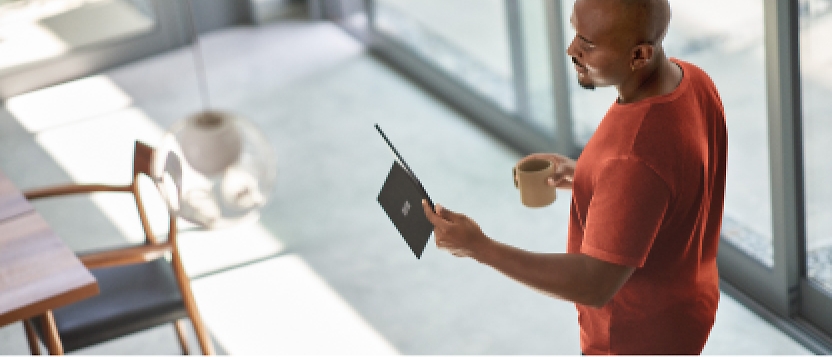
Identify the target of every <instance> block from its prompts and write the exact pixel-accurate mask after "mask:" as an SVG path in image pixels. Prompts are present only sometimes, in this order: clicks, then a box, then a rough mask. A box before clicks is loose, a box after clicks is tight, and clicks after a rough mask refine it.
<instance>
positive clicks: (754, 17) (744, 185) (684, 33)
mask: <svg viewBox="0 0 832 357" xmlns="http://www.w3.org/2000/svg"><path fill="white" fill-rule="evenodd" d="M573 4H574V1H564V21H565V24H567V26H568V24H569V17H570V16H571V14H572V6H573ZM670 4H671V8H672V11H673V19H672V21H671V24H670V29H669V31H668V34H667V37H666V38H665V42H664V45H665V51H666V53H667V54H668V55H669V56H671V57H677V58H680V59H682V60H685V61H687V62H691V63H693V64H695V65H697V66H699V67H701V68H702V69H704V70H705V72H707V73H708V74H709V75H710V76H711V77H712V78H713V80H714V82H715V83H716V86H717V88H718V89H719V92H720V95H721V97H722V101H723V105H724V107H725V115H726V120H727V124H728V172H727V183H726V194H725V215H724V219H723V229H722V235H723V237H724V238H725V239H726V240H728V241H729V242H731V243H732V244H734V245H735V246H737V247H738V248H740V249H742V250H743V251H745V252H746V253H748V254H749V255H751V256H752V257H754V258H756V259H757V260H759V261H760V262H762V263H763V264H765V265H767V266H769V267H771V266H772V265H773V253H772V247H771V182H770V174H769V154H768V152H769V151H768V147H769V146H768V119H767V110H766V81H765V63H764V38H763V0H731V1H724V0H700V1H695V2H694V1H690V0H671V1H670ZM715 8H719V9H720V11H713V9H715ZM565 32H567V34H566V36H567V37H566V41H567V42H566V44H567V45H568V44H569V43H570V42H571V41H572V38H573V36H574V31H573V30H572V29H571V26H569V31H565ZM827 33H828V31H827ZM570 91H571V97H572V108H573V109H572V110H573V112H574V120H575V132H576V135H577V138H576V140H577V141H578V142H579V143H581V142H582V143H586V141H587V140H588V139H589V136H590V135H591V134H592V132H594V130H595V127H596V126H597V125H598V123H599V122H600V120H601V118H602V117H603V115H604V114H605V113H606V110H607V108H609V106H610V104H612V102H613V101H614V100H615V98H616V92H615V90H614V89H610V88H604V89H597V90H595V91H594V92H593V91H588V90H584V89H582V88H581V87H579V86H578V84H577V80H574V79H573V80H572V81H571V88H570ZM827 113H828V111H827ZM827 202H830V201H827Z"/></svg>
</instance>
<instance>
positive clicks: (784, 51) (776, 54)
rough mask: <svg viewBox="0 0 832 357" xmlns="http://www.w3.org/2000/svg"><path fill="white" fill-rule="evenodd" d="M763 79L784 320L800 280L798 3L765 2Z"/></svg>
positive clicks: (777, 271) (795, 301)
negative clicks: (764, 83) (764, 64)
mask: <svg viewBox="0 0 832 357" xmlns="http://www.w3.org/2000/svg"><path fill="white" fill-rule="evenodd" d="M764 3H765V5H764V6H765V41H766V79H767V87H768V89H767V90H768V93H767V100H768V120H769V142H770V146H769V150H770V153H769V156H770V159H771V200H772V208H771V210H772V212H771V213H772V239H773V241H772V244H773V249H774V271H775V274H776V277H777V281H776V282H772V283H774V284H777V285H778V289H777V292H778V299H777V300H778V304H777V306H773V308H774V309H775V311H776V312H777V313H778V314H780V315H781V316H783V317H790V316H794V315H795V314H797V312H798V311H797V310H798V307H799V305H798V304H799V296H798V295H799V284H800V278H801V277H802V276H804V275H805V264H804V263H805V255H806V254H805V252H806V250H805V241H806V235H805V229H804V219H805V217H804V215H805V214H804V209H805V205H804V200H803V191H804V190H803V183H804V181H803V150H802V146H803V139H802V133H803V131H802V125H801V122H802V115H801V85H800V38H799V8H798V6H799V4H798V2H797V1H792V0H768V1H765V2H764Z"/></svg>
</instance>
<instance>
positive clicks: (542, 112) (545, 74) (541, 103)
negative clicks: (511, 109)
mask: <svg viewBox="0 0 832 357" xmlns="http://www.w3.org/2000/svg"><path fill="white" fill-rule="evenodd" d="M543 1H544V0H520V1H518V4H519V6H520V19H521V21H522V29H521V30H522V33H523V51H524V56H523V57H524V59H525V68H526V77H527V78H526V85H527V86H528V88H527V89H526V91H527V93H528V95H529V98H528V100H529V109H530V110H529V119H530V120H531V122H532V123H533V124H534V125H535V126H537V127H538V128H541V129H542V130H543V132H544V133H546V135H549V136H552V137H554V135H555V108H554V97H553V93H552V67H551V62H552V61H551V55H550V51H549V41H548V29H547V27H546V11H545V6H544V3H543Z"/></svg>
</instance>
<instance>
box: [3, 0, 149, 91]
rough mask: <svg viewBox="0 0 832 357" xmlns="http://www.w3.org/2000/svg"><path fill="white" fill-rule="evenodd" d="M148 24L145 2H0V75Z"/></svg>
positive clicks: (120, 36) (123, 35)
mask: <svg viewBox="0 0 832 357" xmlns="http://www.w3.org/2000/svg"><path fill="white" fill-rule="evenodd" d="M154 25H155V20H154V18H153V13H152V4H151V3H150V0H129V1H128V0H0V76H2V75H3V74H7V73H12V72H14V71H15V70H16V69H18V68H20V67H22V66H26V65H30V64H32V63H37V62H40V61H45V60H49V59H54V58H58V57H60V56H62V55H64V54H67V53H70V52H72V51H75V50H78V49H81V48H84V47H88V46H94V45H100V44H104V43H107V42H111V41H115V40H123V39H125V38H127V37H132V36H136V35H140V34H143V33H147V32H150V31H152V29H153V27H154Z"/></svg>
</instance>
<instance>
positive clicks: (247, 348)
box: [193, 255, 398, 355]
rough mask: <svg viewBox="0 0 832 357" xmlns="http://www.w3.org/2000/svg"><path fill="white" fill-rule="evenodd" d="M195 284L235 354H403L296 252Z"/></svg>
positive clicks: (217, 332)
mask: <svg viewBox="0 0 832 357" xmlns="http://www.w3.org/2000/svg"><path fill="white" fill-rule="evenodd" d="M193 288H194V292H195V294H196V296H197V303H198V304H199V306H200V309H201V312H202V316H203V317H204V319H205V321H206V322H207V323H208V325H209V326H210V328H211V333H212V334H213V336H214V337H216V339H217V340H218V341H219V342H220V344H222V346H223V347H224V348H225V349H226V350H227V351H228V353H229V354H245V355H248V354H258V355H266V354H269V355H271V354H289V355H321V354H324V355H390V354H398V352H397V351H396V349H395V348H394V347H393V346H392V345H391V344H390V343H388V342H387V341H386V340H385V339H384V337H383V336H381V335H379V334H378V333H377V332H376V331H375V330H374V329H373V327H372V326H370V325H369V324H368V323H367V322H366V321H364V319H363V318H362V317H361V316H360V315H359V314H358V313H357V312H355V311H354V310H353V309H352V307H350V305H349V304H348V303H346V302H345V301H344V300H342V299H341V298H340V297H339V296H338V293H337V292H335V291H333V290H332V288H330V287H329V286H328V285H327V283H326V282H325V281H324V280H322V279H321V278H320V277H319V276H318V275H317V274H316V273H315V272H314V271H313V270H312V268H310V267H309V266H308V265H307V264H306V263H305V262H304V261H303V259H301V258H300V257H298V256H295V255H288V256H283V257H277V258H272V259H269V260H266V261H263V262H260V263H257V264H253V265H249V266H246V267H242V268H238V269H234V270H231V271H228V272H225V273H222V274H217V275H213V276H210V277H207V278H204V279H199V280H197V281H194V282H193Z"/></svg>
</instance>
